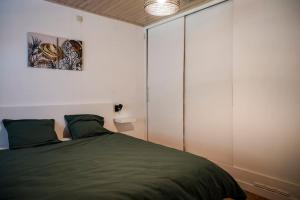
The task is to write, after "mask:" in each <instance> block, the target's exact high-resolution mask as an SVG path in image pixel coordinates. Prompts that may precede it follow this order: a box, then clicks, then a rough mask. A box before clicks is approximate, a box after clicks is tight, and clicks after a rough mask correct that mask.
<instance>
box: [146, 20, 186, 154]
mask: <svg viewBox="0 0 300 200" xmlns="http://www.w3.org/2000/svg"><path fill="white" fill-rule="evenodd" d="M183 47H184V19H183V18H180V19H177V20H174V21H171V22H168V23H165V24H163V25H160V26H157V27H154V28H151V29H150V30H149V32H148V98H149V99H148V137H149V141H152V142H155V143H159V144H162V145H165V146H169V147H173V148H177V149H182V148H183V143H182V141H183V52H184V49H183Z"/></svg>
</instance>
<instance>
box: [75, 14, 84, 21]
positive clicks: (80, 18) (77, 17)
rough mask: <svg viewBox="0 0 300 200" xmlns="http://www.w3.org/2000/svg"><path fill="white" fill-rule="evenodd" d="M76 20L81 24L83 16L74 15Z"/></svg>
mask: <svg viewBox="0 0 300 200" xmlns="http://www.w3.org/2000/svg"><path fill="white" fill-rule="evenodd" d="M76 20H77V21H78V22H79V23H82V22H83V16H81V15H76Z"/></svg>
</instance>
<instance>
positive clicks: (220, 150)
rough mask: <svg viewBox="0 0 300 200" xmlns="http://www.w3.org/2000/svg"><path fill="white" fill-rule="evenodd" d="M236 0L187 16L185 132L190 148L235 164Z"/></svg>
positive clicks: (194, 151) (213, 158) (212, 158)
mask: <svg viewBox="0 0 300 200" xmlns="http://www.w3.org/2000/svg"><path fill="white" fill-rule="evenodd" d="M232 15H233V8H232V1H227V2H224V3H221V4H218V5H215V6H213V7H210V8H207V9H205V10H202V11H199V12H197V13H195V14H192V15H189V16H187V18H186V66H185V68H186V92H185V98H186V100H185V103H186V106H185V114H186V115H185V130H186V134H185V135H186V149H187V151H189V152H192V153H195V154H198V155H201V156H204V157H207V158H209V159H211V160H215V161H219V162H222V163H227V164H231V163H232V157H233V155H232V148H233V143H232V140H233V139H232V131H233V130H232V55H233V52H232V41H233V17H232Z"/></svg>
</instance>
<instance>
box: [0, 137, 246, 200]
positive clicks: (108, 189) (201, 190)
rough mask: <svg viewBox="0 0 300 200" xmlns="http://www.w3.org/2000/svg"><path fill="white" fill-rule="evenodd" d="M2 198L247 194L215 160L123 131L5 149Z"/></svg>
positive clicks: (216, 198)
mask: <svg viewBox="0 0 300 200" xmlns="http://www.w3.org/2000/svg"><path fill="white" fill-rule="evenodd" d="M0 163H1V164H0V199H39V200H42V199H49V200H54V199H55V200H57V199H64V200H68V199H72V200H76V199H89V200H93V199H95V200H96V199H97V200H177V199H178V200H179V199H182V200H196V199H199V200H221V199H224V198H233V199H237V200H243V199H246V196H245V194H244V192H243V191H242V190H241V188H240V187H239V185H238V184H237V183H236V181H235V180H234V179H233V178H232V177H231V176H230V175H229V174H228V173H227V172H225V171H224V170H222V169H221V168H219V167H218V166H217V165H215V164H214V163H212V162H210V161H209V160H207V159H205V158H202V157H198V156H195V155H192V154H189V153H185V152H181V151H178V150H175V149H171V148H167V147H164V146H160V145H157V144H153V143H150V142H146V141H143V140H139V139H136V138H133V137H130V136H127V135H124V134H120V133H111V134H105V135H101V136H96V137H88V138H83V139H79V140H72V141H67V142H61V143H58V144H51V145H44V146H39V147H34V148H25V149H19V150H4V151H0Z"/></svg>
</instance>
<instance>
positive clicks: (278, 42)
mask: <svg viewBox="0 0 300 200" xmlns="http://www.w3.org/2000/svg"><path fill="white" fill-rule="evenodd" d="M233 72H234V84H233V85H234V92H233V95H234V123H233V124H234V164H235V166H236V167H239V168H242V169H247V170H251V171H254V172H256V173H261V174H263V175H265V176H269V177H272V178H274V179H278V180H280V181H282V182H288V183H290V184H292V185H294V186H296V185H298V189H299V190H300V1H299V0H285V1H283V0H247V1H245V0H235V1H234V70H233ZM298 192H299V191H298ZM298 195H299V196H300V194H299V193H298Z"/></svg>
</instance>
